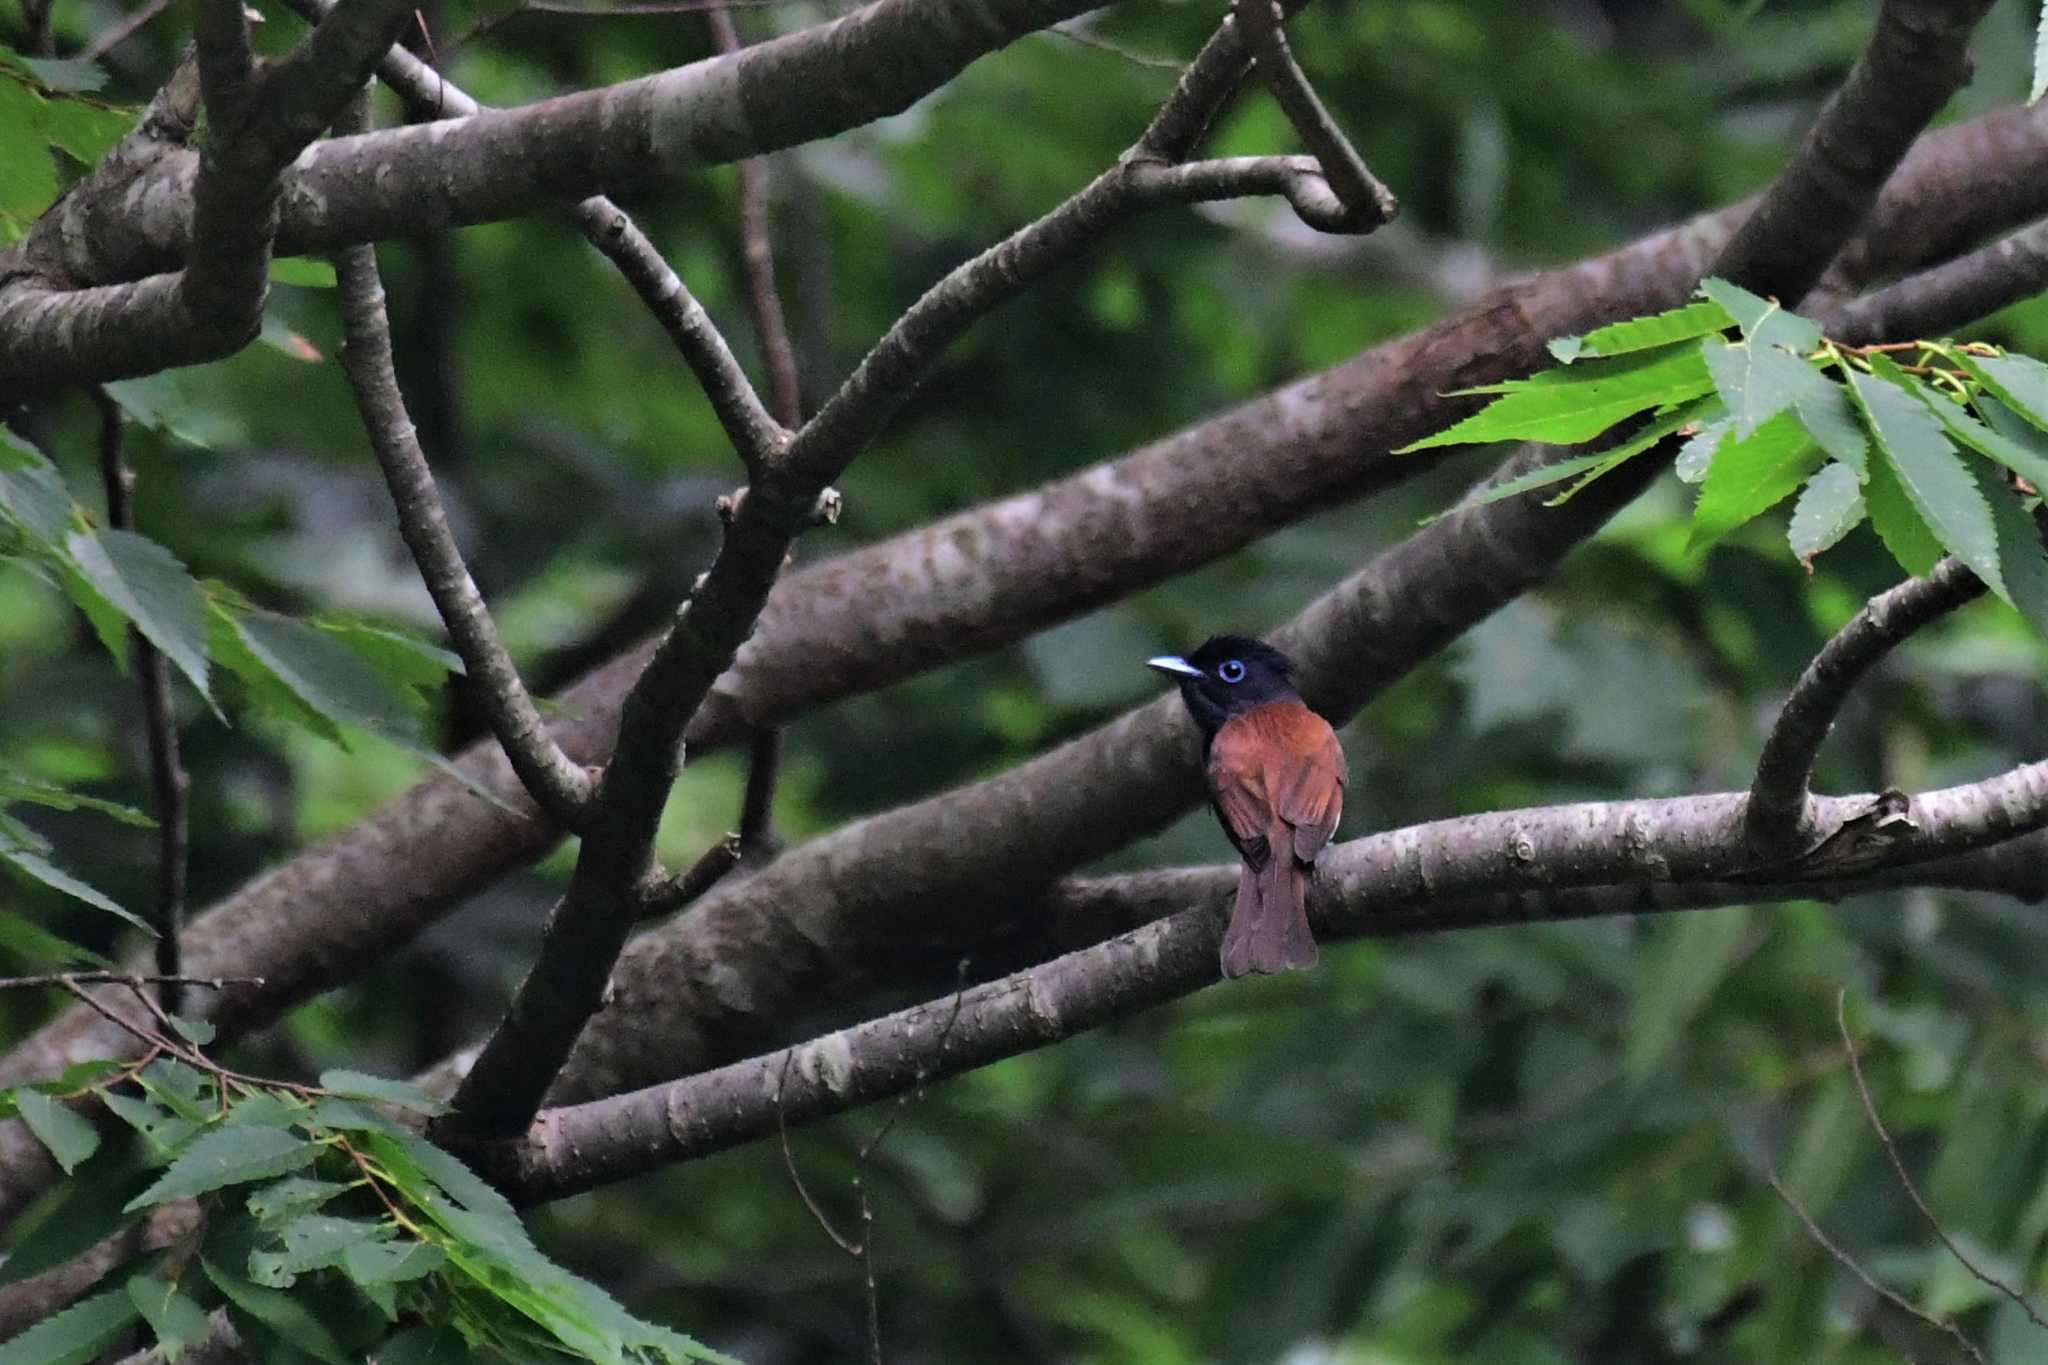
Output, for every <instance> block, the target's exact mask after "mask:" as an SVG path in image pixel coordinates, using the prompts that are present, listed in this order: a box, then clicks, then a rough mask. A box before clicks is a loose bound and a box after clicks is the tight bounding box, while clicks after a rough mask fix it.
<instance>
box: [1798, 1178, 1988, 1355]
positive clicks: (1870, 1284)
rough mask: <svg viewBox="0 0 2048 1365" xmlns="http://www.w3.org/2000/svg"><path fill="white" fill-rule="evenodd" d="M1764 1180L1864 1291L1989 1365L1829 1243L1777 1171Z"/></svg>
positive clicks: (1958, 1333) (1940, 1321) (1953, 1329)
mask: <svg viewBox="0 0 2048 1365" xmlns="http://www.w3.org/2000/svg"><path fill="white" fill-rule="evenodd" d="M1764 1176H1765V1178H1766V1179H1768V1180H1769V1181H1770V1182H1771V1188H1772V1189H1774V1190H1776V1191H1777V1192H1778V1198H1780V1199H1782V1200H1784V1201H1785V1207H1787V1208H1789V1209H1791V1210H1792V1212H1793V1213H1795V1214H1797V1215H1798V1216H1799V1221H1800V1222H1801V1223H1803V1224H1805V1225H1806V1235H1807V1236H1809V1237H1811V1238H1813V1240H1814V1241H1815V1242H1816V1243H1818V1244H1819V1245H1820V1247H1821V1249H1822V1250H1824V1251H1826V1252H1827V1253H1828V1255H1830V1256H1832V1257H1834V1258H1835V1260H1836V1261H1838V1262H1840V1263H1841V1265H1842V1267H1843V1268H1844V1269H1845V1270H1847V1271H1848V1272H1849V1273H1850V1274H1852V1275H1854V1276H1855V1277H1856V1278H1857V1279H1859V1280H1861V1281H1863V1283H1864V1285H1865V1287H1867V1288H1868V1289H1869V1290H1870V1292H1871V1293H1873V1294H1875V1295H1877V1296H1878V1297H1879V1298H1881V1299H1883V1300H1884V1301H1885V1302H1886V1303H1888V1304H1890V1305H1891V1306H1892V1307H1894V1308H1896V1309H1898V1310H1899V1311H1900V1312H1902V1313H1904V1314H1906V1315H1907V1316H1908V1317H1910V1318H1912V1319H1914V1320H1915V1321H1916V1322H1924V1323H1926V1324H1927V1325H1928V1326H1929V1327H1932V1328H1934V1329H1935V1330H1936V1331H1937V1332H1946V1333H1947V1334H1948V1335H1949V1336H1952V1337H1954V1338H1955V1339H1956V1342H1957V1343H1958V1344H1959V1345H1960V1346H1961V1347H1962V1348H1963V1350H1965V1351H1967V1352H1968V1353H1969V1356H1970V1359H1972V1360H1974V1361H1976V1362H1977V1363H1978V1365H1988V1362H1986V1361H1985V1359H1984V1353H1983V1352H1982V1351H1980V1350H1978V1349H1977V1343H1976V1342H1974V1341H1971V1340H1970V1338H1969V1337H1968V1336H1966V1335H1964V1333H1963V1329H1962V1328H1960V1327H1958V1326H1956V1325H1955V1324H1954V1323H1953V1322H1950V1321H1948V1320H1947V1319H1946V1318H1937V1317H1935V1316H1934V1315H1933V1314H1932V1313H1929V1312H1927V1311H1926V1310H1924V1309H1921V1308H1916V1307H1914V1306H1913V1304H1912V1303H1910V1302H1908V1301H1907V1300H1906V1299H1905V1298H1903V1297H1901V1296H1900V1295H1899V1294H1898V1293H1897V1292H1896V1291H1894V1290H1892V1289H1889V1288H1887V1287H1886V1286H1885V1285H1883V1284H1880V1283H1879V1282H1878V1281H1877V1280H1876V1279H1874V1278H1873V1277H1872V1276H1871V1274H1870V1272H1869V1271H1867V1270H1865V1269H1864V1268H1863V1267H1862V1265H1860V1264H1859V1263H1858V1262H1857V1260H1856V1258H1855V1257H1853V1256H1851V1255H1850V1254H1849V1253H1848V1252H1846V1251H1844V1250H1842V1249H1841V1248H1840V1247H1838V1246H1836V1245H1835V1244H1834V1242H1832V1241H1830V1240H1829V1238H1828V1235H1827V1234H1826V1233H1825V1232H1822V1231H1821V1228H1820V1224H1818V1223H1816V1222H1814V1221H1813V1215H1812V1214H1810V1213H1808V1212H1807V1211H1806V1206H1805V1205H1804V1204H1802V1203H1800V1202H1799V1200H1798V1199H1797V1198H1795V1197H1794V1196H1793V1194H1792V1191H1790V1190H1788V1189H1786V1188H1785V1182H1784V1181H1782V1180H1780V1179H1779V1178H1778V1173H1777V1171H1775V1170H1766V1171H1765V1172H1764Z"/></svg>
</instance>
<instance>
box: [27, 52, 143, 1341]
mask: <svg viewBox="0 0 2048 1365" xmlns="http://www.w3.org/2000/svg"><path fill="white" fill-rule="evenodd" d="M9 84H11V82H9V81H6V80H4V79H0V86H6V85H9ZM139 1316H141V1315H140V1314H139V1313H138V1312H137V1311H136V1309H135V1304H134V1302H133V1301H132V1300H130V1299H129V1297H128V1295H127V1294H126V1292H124V1291H122V1290H119V1289H109V1290H107V1291H106V1292H105V1293H102V1294H95V1295H93V1296H92V1297H91V1298H89V1299H86V1300H84V1301H82V1302H80V1303H74V1304H72V1305H71V1306H70V1307H69V1308H67V1309H65V1310H64V1311H63V1312H61V1313H58V1314H56V1315H55V1316H53V1317H48V1318H45V1319H43V1321H41V1322H39V1323H37V1324H36V1325H35V1326H33V1327H31V1328H29V1329H28V1330H27V1331H26V1332H23V1333H22V1334H21V1335H20V1336H18V1337H15V1338H14V1339H12V1340H11V1341H9V1342H7V1344H6V1345H4V1346H0V1365H84V1362H85V1361H88V1360H91V1359H92V1358H93V1357H94V1356H97V1355H99V1354H100V1353H101V1352H102V1351H105V1350H106V1349H107V1348H108V1347H110V1346H112V1345H113V1344H114V1343H115V1342H116V1341H118V1340H120V1337H121V1334H122V1333H123V1332H125V1331H127V1330H128V1325H129V1324H130V1323H132V1322H134V1321H135V1320H136V1318H137V1317H139Z"/></svg>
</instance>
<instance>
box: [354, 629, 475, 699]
mask: <svg viewBox="0 0 2048 1365" xmlns="http://www.w3.org/2000/svg"><path fill="white" fill-rule="evenodd" d="M317 624H318V625H319V627H320V629H322V630H324V631H326V632H327V633H328V634H330V635H333V636H336V637H338V638H340V639H341V640H342V641H344V642H345V643H346V644H347V645H348V647H349V648H350V649H353V650H354V651H355V652H356V653H358V654H360V655H362V656H363V657H364V658H365V659H368V660H369V661H370V665H371V667H373V668H375V669H376V670H377V671H378V672H379V673H382V674H383V675H384V676H385V677H387V678H389V679H391V680H392V681H393V682H397V683H403V684H404V685H405V686H407V687H440V686H441V685H442V684H443V683H445V682H447V681H448V675H449V674H450V673H455V674H461V673H463V672H465V671H466V670H465V669H464V667H463V663H462V656H461V655H459V654H456V653H454V652H452V651H450V650H446V649H442V648H441V647H440V646H438V645H432V644H429V643H427V642H426V641H425V640H420V639H415V638H414V637H412V636H410V635H405V634H401V633H400V632H398V631H395V630H383V629H380V628H378V627H376V626H366V625H363V624H361V623H360V622H356V621H321V622H318V623H317Z"/></svg>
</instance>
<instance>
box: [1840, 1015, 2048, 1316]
mask: <svg viewBox="0 0 2048 1365" xmlns="http://www.w3.org/2000/svg"><path fill="white" fill-rule="evenodd" d="M1835 1030H1836V1032H1838V1033H1840V1034H1841V1035H1842V1051H1843V1053H1844V1055H1845V1056H1847V1057H1848V1059H1849V1075H1850V1076H1851V1077H1852V1078H1853V1079H1854V1080H1855V1082H1856V1094H1857V1096H1858V1098H1860V1099H1861V1100H1862V1101H1863V1112H1864V1114H1865V1115H1867V1116H1868V1117H1869V1119H1870V1127H1871V1131H1872V1132H1874V1133H1876V1134H1877V1140H1878V1141H1879V1142H1880V1143H1882V1144H1883V1145H1884V1154H1885V1156H1886V1157H1887V1158H1888V1159H1889V1160H1890V1161H1891V1163H1892V1171H1893V1173H1894V1174H1896V1175H1897V1176H1898V1177H1899V1184H1900V1185H1901V1186H1902V1187H1904V1189H1905V1191H1906V1196H1907V1197H1908V1198H1909V1199H1911V1200H1912V1201H1913V1207H1914V1208H1916V1209H1918V1210H1920V1216H1921V1217H1922V1218H1924V1219H1926V1220H1927V1226H1928V1227H1930V1228H1932V1229H1933V1230H1934V1235H1935V1236H1936V1237H1938V1238H1940V1239H1941V1244H1942V1245H1943V1246H1945V1247H1947V1248H1948V1254H1949V1255H1951V1256H1953V1257H1955V1258H1956V1262H1957V1264H1959V1265H1961V1266H1962V1268H1963V1269H1965V1270H1967V1271H1969V1272H1970V1275H1971V1277H1972V1278H1974V1279H1975V1280H1976V1281H1977V1282H1978V1283H1979V1284H1981V1285H1983V1286H1984V1287H1985V1288H1987V1289H1995V1290H1997V1291H1998V1292H1999V1293H2000V1294H2003V1295H2004V1296H2005V1297H2006V1298H2007V1299H2010V1300H2011V1301H2012V1302H2013V1304H2014V1305H2015V1306H2017V1307H2018V1308H2019V1310H2020V1311H2021V1312H2022V1313H2025V1314H2026V1315H2027V1321H2028V1322H2031V1323H2033V1324H2034V1326H2036V1327H2039V1328H2042V1329H2043V1330H2048V1322H2044V1321H2042V1319H2041V1315H2040V1314H2039V1313H2037V1312H2035V1311H2034V1305H2033V1304H2032V1303H2030V1302H2029V1301H2028V1300H2027V1296H2026V1295H2024V1294H2022V1293H2020V1292H2019V1291H2018V1290H2017V1289H2014V1288H2013V1287H2012V1286H2011V1285H2009V1284H2007V1283H2006V1282H2005V1281H2004V1280H2001V1279H1999V1278H1998V1277H1997V1276H1996V1275H1993V1274H1991V1273H1990V1272H1989V1271H1987V1270H1985V1269H1984V1268H1983V1267H1982V1266H1980V1265H1978V1264H1977V1263H1976V1262H1975V1261H1973V1260H1971V1259H1970V1258H1969V1256H1968V1255H1967V1254H1966V1253H1965V1252H1964V1251H1963V1249H1962V1248H1961V1247H1959V1246H1957V1245H1956V1241H1955V1238H1953V1237H1951V1236H1949V1235H1948V1229H1947V1228H1945V1227H1943V1226H1942V1223H1941V1220H1940V1219H1939V1218H1937V1217H1935V1216H1934V1210H1933V1209H1931V1208H1929V1207H1928V1206H1927V1201H1926V1200H1925V1199H1923V1198H1922V1197H1921V1195H1920V1187H1919V1186H1917V1185H1915V1184H1914V1183H1913V1177H1912V1176H1910V1175H1908V1174H1906V1162H1905V1159H1904V1158H1902V1157H1901V1156H1900V1155H1899V1149H1898V1145H1897V1144H1896V1143H1894V1142H1893V1141H1892V1135H1891V1133H1890V1132H1889V1131H1888V1130H1887V1129H1886V1128H1885V1126H1884V1120H1883V1119H1882V1118H1880V1117H1879V1116H1878V1112H1877V1101H1876V1100H1875V1099H1874V1098H1872V1097H1871V1094H1870V1085H1869V1083H1868V1082H1867V1081H1865V1080H1864V1079H1863V1062H1862V1060H1861V1059H1860V1058H1859V1057H1858V1055H1857V1052H1858V1049H1857V1046H1856V1039H1855V1037H1854V1036H1852V1035H1851V1034H1850V1032H1849V992H1848V990H1847V989H1846V988H1844V989H1841V990H1838V991H1836V992H1835Z"/></svg>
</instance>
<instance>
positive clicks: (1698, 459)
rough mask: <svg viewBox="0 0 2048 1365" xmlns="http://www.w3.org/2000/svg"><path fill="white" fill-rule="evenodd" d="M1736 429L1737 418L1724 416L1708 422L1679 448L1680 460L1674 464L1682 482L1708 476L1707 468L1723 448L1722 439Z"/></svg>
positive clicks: (1690, 481) (1691, 481)
mask: <svg viewBox="0 0 2048 1365" xmlns="http://www.w3.org/2000/svg"><path fill="white" fill-rule="evenodd" d="M1733 430H1735V419H1734V418H1732V417H1723V418H1721V419H1720V420H1719V421H1716V422H1708V423H1707V424H1706V425H1705V426H1702V427H1701V428H1700V429H1699V431H1698V432H1697V433H1696V434H1694V435H1693V436H1691V437H1689V438H1688V439H1687V440H1686V443H1685V444H1684V445H1682V446H1680V447H1679V448H1678V460H1677V463H1676V465H1675V466H1674V468H1675V470H1676V472H1677V474H1678V477H1679V480H1680V482H1683V483H1698V482H1700V481H1701V480H1702V479H1704V478H1706V477H1707V470H1708V468H1709V467H1710V466H1711V465H1712V464H1713V462H1714V453H1715V452H1716V451H1718V450H1719V449H1720V448H1721V443H1722V441H1724V440H1726V439H1727V437H1728V434H1729V433H1730V432H1732V431H1733Z"/></svg>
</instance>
